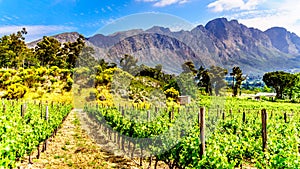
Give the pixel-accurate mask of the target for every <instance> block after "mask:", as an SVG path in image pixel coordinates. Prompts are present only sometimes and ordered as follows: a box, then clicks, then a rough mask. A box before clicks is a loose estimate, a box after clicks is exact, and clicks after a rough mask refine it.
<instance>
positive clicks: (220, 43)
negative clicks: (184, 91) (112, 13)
mask: <svg viewBox="0 0 300 169" xmlns="http://www.w3.org/2000/svg"><path fill="white" fill-rule="evenodd" d="M149 34H151V35H149ZM146 35H148V36H146ZM56 36H57V35H56ZM65 36H66V35H65ZM68 38H69V39H70V37H68ZM147 38H148V39H147ZM163 41H164V42H165V43H160V42H163ZM86 42H87V44H88V45H89V46H92V47H94V48H95V51H96V56H97V58H104V59H106V60H108V61H114V62H118V59H119V58H120V57H121V55H122V54H125V53H126V52H128V53H126V54H132V55H133V56H134V55H135V54H136V52H137V51H136V49H135V48H136V47H138V46H139V47H141V48H140V50H139V51H138V52H139V56H138V59H139V60H140V62H139V63H140V64H146V65H147V61H149V62H150V61H151V64H149V65H151V66H153V64H158V63H159V62H157V61H162V60H163V63H162V66H163V70H167V72H170V70H173V72H172V71H171V72H170V73H178V72H180V71H181V67H180V65H178V63H179V62H184V61H187V60H192V61H193V62H194V63H195V65H196V66H197V67H199V66H202V65H203V66H205V67H209V66H211V65H217V66H222V67H224V68H227V69H231V68H232V67H233V66H239V67H241V68H242V70H243V71H244V72H245V73H247V74H262V73H264V72H268V71H275V70H287V71H288V70H292V69H299V67H300V64H299V63H300V37H299V36H297V35H296V34H294V33H292V32H289V31H288V30H286V29H285V28H282V27H273V28H270V29H268V30H266V31H261V30H259V29H256V28H249V27H247V26H245V25H243V24H241V23H239V22H238V21H237V20H230V21H229V20H227V19H226V18H216V19H214V20H211V21H209V22H208V23H207V24H206V25H204V26H203V25H198V26H196V27H195V28H193V29H192V30H190V31H185V30H181V31H176V32H173V31H171V30H170V29H169V28H165V27H159V26H153V27H152V28H150V29H147V30H142V29H133V30H129V31H122V32H116V33H114V34H111V35H107V36H105V35H102V34H96V35H94V36H91V37H87V38H86ZM171 42H172V43H177V44H180V45H179V46H176V45H175V44H173V46H171V47H173V48H172V49H171V48H169V47H170V43H171ZM126 44H127V45H126ZM147 44H148V45H150V46H151V50H153V51H151V50H149V47H150V46H148V47H147ZM154 44H157V45H154ZM121 46H122V47H121ZM180 47H182V49H180ZM134 51H135V52H134ZM182 52H183V53H184V52H186V53H188V54H189V55H188V56H187V57H185V59H186V60H184V59H183V58H184V57H183V56H180V54H182ZM117 53H119V54H121V55H117ZM154 54H156V55H157V56H155V55H154ZM113 55H117V56H113ZM158 56H159V57H158ZM165 56H168V57H170V58H169V61H170V63H169V64H167V62H166V58H165ZM193 56H194V57H193ZM171 58H172V59H171ZM154 59H156V60H157V61H156V62H154V61H153V60H154ZM173 63H176V64H175V65H176V66H175V68H167V67H170V66H172V65H173V66H174V64H173Z"/></svg>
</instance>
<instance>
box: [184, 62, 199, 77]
mask: <svg viewBox="0 0 300 169" xmlns="http://www.w3.org/2000/svg"><path fill="white" fill-rule="evenodd" d="M181 67H182V70H183V72H182V73H190V72H192V73H193V75H196V74H197V70H196V68H195V65H194V62H193V61H187V62H185V63H184V64H182V65H181Z"/></svg>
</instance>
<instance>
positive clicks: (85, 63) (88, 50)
mask: <svg viewBox="0 0 300 169" xmlns="http://www.w3.org/2000/svg"><path fill="white" fill-rule="evenodd" d="M94 54H95V50H94V48H92V47H90V46H84V47H83V48H82V52H81V53H80V55H79V58H78V59H77V63H76V67H88V68H93V67H94V66H96V64H97V61H96V59H95V57H94V56H93V55H94Z"/></svg>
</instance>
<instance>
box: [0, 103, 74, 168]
mask: <svg viewBox="0 0 300 169" xmlns="http://www.w3.org/2000/svg"><path fill="white" fill-rule="evenodd" d="M71 109H72V105H64V104H62V103H57V104H54V103H51V104H49V105H48V104H47V103H45V102H44V103H43V102H36V101H31V102H18V101H14V100H2V104H1V106H0V168H14V167H16V166H17V163H19V162H20V160H21V158H22V157H24V156H29V161H30V162H31V160H30V158H31V157H30V155H31V153H32V152H33V151H36V150H37V151H38V156H39V154H40V152H43V151H45V150H46V149H47V139H48V138H50V137H51V136H53V135H55V133H56V132H57V130H58V129H59V127H60V125H61V124H62V122H63V121H64V119H65V118H66V117H67V115H68V114H69V112H70V110H71Z"/></svg>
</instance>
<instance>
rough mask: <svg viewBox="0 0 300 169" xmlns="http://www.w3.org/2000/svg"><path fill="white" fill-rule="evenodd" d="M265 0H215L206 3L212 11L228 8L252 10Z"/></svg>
mask: <svg viewBox="0 0 300 169" xmlns="http://www.w3.org/2000/svg"><path fill="white" fill-rule="evenodd" d="M263 2H265V0H248V1H246V2H245V1H244V0H216V1H214V2H212V3H210V4H208V5H207V7H208V8H211V9H212V10H213V11H214V12H223V11H230V10H252V9H256V7H257V6H258V5H260V4H261V3H263Z"/></svg>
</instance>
